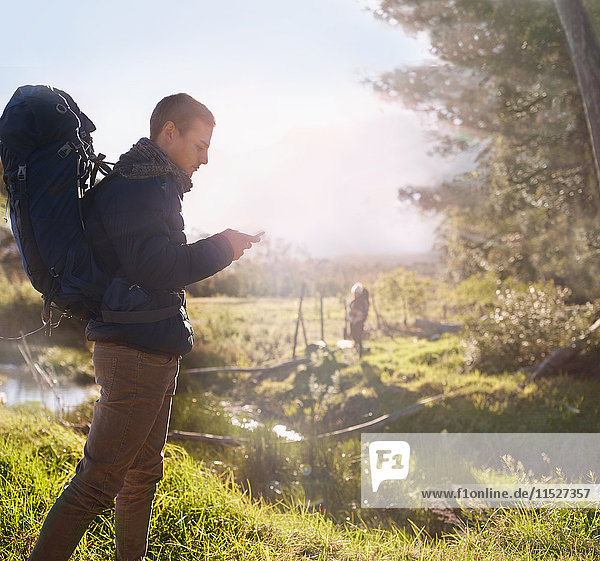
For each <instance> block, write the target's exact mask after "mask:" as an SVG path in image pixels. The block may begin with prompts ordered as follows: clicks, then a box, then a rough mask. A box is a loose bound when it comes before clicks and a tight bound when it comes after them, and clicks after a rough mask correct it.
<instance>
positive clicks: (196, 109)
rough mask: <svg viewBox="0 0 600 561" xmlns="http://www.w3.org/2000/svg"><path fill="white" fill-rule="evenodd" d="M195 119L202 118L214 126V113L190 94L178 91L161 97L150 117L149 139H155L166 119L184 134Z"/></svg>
mask: <svg viewBox="0 0 600 561" xmlns="http://www.w3.org/2000/svg"><path fill="white" fill-rule="evenodd" d="M195 119H202V120H203V121H204V122H205V123H207V124H209V125H210V126H211V127H214V126H215V124H216V121H215V117H214V115H213V114H212V113H211V112H210V110H209V109H208V107H206V105H204V104H203V103H200V102H199V101H196V100H195V99H194V98H193V97H192V96H191V95H188V94H186V93H178V94H173V95H168V96H167V97H164V98H163V99H161V100H160V101H159V102H158V104H157V105H156V107H155V108H154V111H152V115H151V117H150V140H156V138H157V137H158V135H159V134H160V131H161V130H162V129H163V127H164V126H165V123H166V122H167V121H172V122H173V123H174V124H175V126H176V127H177V129H178V130H179V132H180V133H181V134H185V133H186V132H187V130H188V129H189V128H190V126H191V125H192V122H193V121H194V120H195Z"/></svg>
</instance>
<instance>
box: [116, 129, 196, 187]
mask: <svg viewBox="0 0 600 561" xmlns="http://www.w3.org/2000/svg"><path fill="white" fill-rule="evenodd" d="M114 171H115V172H117V173H119V174H120V175H122V176H123V177H126V178H127V179H147V178H148V177H156V176H158V175H165V174H167V173H171V174H173V175H174V176H175V180H176V183H177V190H178V192H179V194H180V195H181V196H183V194H184V193H187V192H188V191H189V190H190V189H191V188H192V181H191V179H190V177H189V175H188V174H187V173H186V172H185V171H183V170H182V169H181V168H179V167H177V166H176V165H175V164H174V163H173V162H172V161H171V160H169V158H168V157H167V155H166V154H165V153H164V152H163V151H162V150H161V149H160V148H159V147H158V146H157V145H156V144H154V142H152V141H151V140H150V139H149V138H141V139H140V140H139V141H138V142H137V143H136V144H134V145H133V147H132V148H131V150H129V152H125V154H123V155H122V156H121V157H120V158H119V161H118V162H117V163H116V164H115V167H114Z"/></svg>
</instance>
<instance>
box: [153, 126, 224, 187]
mask: <svg viewBox="0 0 600 561" xmlns="http://www.w3.org/2000/svg"><path fill="white" fill-rule="evenodd" d="M212 131H213V128H212V126H210V125H209V124H208V123H206V122H204V121H203V120H202V119H195V120H194V121H193V122H192V125H191V126H190V128H189V129H188V130H187V131H186V132H185V133H183V134H181V132H179V130H178V129H177V128H175V130H174V131H173V135H172V137H171V142H170V143H169V145H168V146H166V147H165V152H166V154H167V156H168V157H169V160H171V161H172V162H173V163H174V164H175V165H176V166H178V167H180V168H181V169H182V170H184V171H185V172H186V173H187V174H188V175H189V176H190V177H191V176H192V174H193V173H194V172H195V171H196V170H197V169H198V168H199V167H200V166H201V165H202V164H206V163H208V148H209V146H210V139H211V136H212Z"/></svg>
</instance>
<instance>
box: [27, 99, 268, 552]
mask: <svg viewBox="0 0 600 561" xmlns="http://www.w3.org/2000/svg"><path fill="white" fill-rule="evenodd" d="M214 126H215V120H214V117H213V115H212V113H211V112H210V111H209V110H208V109H207V107H206V106H204V105H203V104H201V103H199V102H198V101H196V100H195V99H194V98H192V97H190V96H189V95H187V94H176V95H171V96H168V97H165V98H164V99H163V100H161V101H160V102H159V103H158V105H157V106H156V108H155V109H154V111H153V113H152V116H151V118H150V138H142V139H141V140H140V141H138V142H137V143H136V144H135V145H134V146H133V148H131V150H129V152H127V153H126V154H123V155H122V156H121V158H120V159H119V161H118V163H117V164H116V165H115V167H114V170H113V172H112V173H111V174H110V175H109V176H108V177H107V178H105V179H104V180H103V182H102V183H100V184H99V185H98V186H96V188H95V191H94V195H93V196H94V199H93V202H92V204H91V205H90V208H88V209H86V228H87V231H88V233H89V235H88V237H89V238H90V240H91V242H92V243H93V245H94V249H95V253H96V255H97V257H98V259H99V261H100V262H101V263H102V265H103V266H104V268H105V270H106V271H107V272H108V273H109V275H110V277H111V278H112V281H111V282H110V284H109V286H108V288H107V290H106V292H105V294H104V298H103V308H104V309H105V311H103V313H102V315H101V316H98V317H96V318H95V319H93V320H92V321H90V322H89V324H88V326H87V329H86V333H87V337H88V339H89V340H91V341H95V346H94V371H95V377H96V382H97V383H98V384H99V385H100V387H101V391H100V398H99V399H98V401H97V402H96V404H95V405H94V417H93V420H92V424H91V427H90V432H89V435H88V438H87V442H86V444H85V449H84V457H83V459H82V460H81V461H80V462H79V464H78V465H77V471H76V474H75V476H74V477H73V479H72V480H71V482H70V483H69V485H68V487H66V488H65V489H64V491H63V492H62V494H61V495H60V497H59V498H58V499H57V500H56V502H55V503H54V506H53V507H52V508H51V509H50V512H49V513H48V515H47V517H46V520H45V521H44V525H43V526H42V530H41V533H40V536H39V538H38V540H37V542H36V544H35V547H34V549H33V551H32V552H31V555H30V556H29V561H67V559H69V557H70V556H71V554H72V553H73V551H74V549H75V548H76V547H77V544H78V543H79V541H80V539H81V538H82V536H83V534H84V533H85V531H86V529H87V527H88V526H89V524H90V523H91V522H92V520H93V519H94V517H95V516H96V515H97V514H99V513H100V512H102V511H103V510H105V509H107V508H111V507H112V506H113V504H114V505H115V540H116V559H117V560H119V561H134V560H136V561H137V560H141V559H143V558H144V556H145V554H146V549H147V538H148V528H149V523H150V515H151V511H152V501H153V498H154V493H155V490H156V484H157V483H158V482H159V481H160V479H161V478H162V476H163V456H162V450H163V447H164V444H165V440H166V436H167V430H168V423H169V417H170V413H171V401H172V397H173V395H174V393H175V387H176V383H177V374H178V372H179V361H180V359H181V355H183V354H185V353H187V352H189V351H190V350H191V348H192V343H193V331H192V325H191V323H190V321H189V319H188V316H187V312H186V303H185V292H184V290H183V287H185V286H186V285H188V284H191V283H193V282H196V281H199V280H201V279H204V278H206V277H209V276H211V275H214V274H215V273H216V272H217V271H220V270H221V269H224V268H225V267H227V266H228V265H229V264H230V263H231V262H232V261H235V260H236V259H239V258H240V257H241V256H242V255H243V253H244V250H246V249H250V247H252V244H253V243H256V242H258V241H260V237H259V236H251V235H248V234H243V233H241V232H238V231H236V230H225V231H224V232H221V233H220V234H215V235H214V236H211V237H209V238H206V239H203V240H199V241H196V242H194V243H187V240H186V236H185V234H184V232H183V217H182V214H181V201H182V199H183V196H184V194H185V193H186V192H188V191H189V190H190V189H191V188H192V182H191V179H190V178H191V176H192V174H193V173H194V172H195V171H196V170H197V169H198V168H199V167H200V166H201V165H203V164H206V163H207V162H208V148H209V145H210V140H211V136H212V131H213V127H214ZM115 498H116V502H115Z"/></svg>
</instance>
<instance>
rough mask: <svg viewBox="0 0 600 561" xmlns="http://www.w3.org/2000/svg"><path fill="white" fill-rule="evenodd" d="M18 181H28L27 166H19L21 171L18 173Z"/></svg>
mask: <svg viewBox="0 0 600 561" xmlns="http://www.w3.org/2000/svg"><path fill="white" fill-rule="evenodd" d="M17 179H18V180H19V181H25V180H26V179H27V165H19V170H18V171H17Z"/></svg>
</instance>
